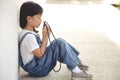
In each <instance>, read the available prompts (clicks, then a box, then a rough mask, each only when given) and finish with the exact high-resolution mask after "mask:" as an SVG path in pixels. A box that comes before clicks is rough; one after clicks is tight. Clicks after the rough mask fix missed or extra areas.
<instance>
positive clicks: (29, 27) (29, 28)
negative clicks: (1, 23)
mask: <svg viewBox="0 0 120 80" xmlns="http://www.w3.org/2000/svg"><path fill="white" fill-rule="evenodd" d="M24 30H28V31H33V32H34V30H33V27H31V26H26V27H25V28H24Z"/></svg>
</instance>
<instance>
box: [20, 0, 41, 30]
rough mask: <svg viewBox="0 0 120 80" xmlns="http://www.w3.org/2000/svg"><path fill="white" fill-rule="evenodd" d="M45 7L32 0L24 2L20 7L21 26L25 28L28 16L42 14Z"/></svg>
mask: <svg viewBox="0 0 120 80" xmlns="http://www.w3.org/2000/svg"><path fill="white" fill-rule="evenodd" d="M42 13H43V8H42V7H41V6H40V5H39V4H37V3H35V2H32V1H27V2H24V3H23V4H22V5H21V8H20V27H21V28H22V29H23V28H25V26H26V25H27V16H34V15H36V14H42Z"/></svg>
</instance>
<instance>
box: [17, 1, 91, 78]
mask: <svg viewBox="0 0 120 80" xmlns="http://www.w3.org/2000/svg"><path fill="white" fill-rule="evenodd" d="M42 13H43V8H42V7H41V6H40V5H38V4H37V3H34V2H31V1H28V2H25V3H23V4H22V6H21V8H20V27H21V28H22V31H21V33H20V35H19V61H20V65H21V67H22V68H23V69H24V70H25V71H26V72H28V73H29V74H31V75H33V76H36V77H43V76H46V75H47V74H48V73H49V72H50V71H51V70H52V69H53V68H54V67H55V65H56V62H57V61H60V62H62V63H64V64H66V65H67V67H68V69H69V70H71V72H72V78H91V77H92V75H90V74H87V73H86V72H85V71H83V69H87V68H88V66H86V65H82V64H81V62H80V59H79V58H78V54H79V52H78V51H77V50H76V49H75V48H74V47H73V46H71V45H70V44H69V43H67V42H66V41H65V40H63V39H61V38H59V39H57V41H55V40H54V41H52V42H51V45H52V48H51V46H50V45H49V46H48V47H47V42H48V37H49V35H50V33H51V30H50V28H49V27H48V28H47V27H46V26H43V29H42V40H41V39H40V37H39V36H38V35H37V32H38V31H36V30H35V28H38V27H39V25H40V24H41V21H42V19H41V17H42ZM58 43H59V46H58V45H57V44H58ZM53 49H54V52H53ZM53 53H54V55H53ZM59 54H60V55H59Z"/></svg>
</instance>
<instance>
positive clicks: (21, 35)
mask: <svg viewBox="0 0 120 80" xmlns="http://www.w3.org/2000/svg"><path fill="white" fill-rule="evenodd" d="M26 33H28V34H27V35H26V36H29V37H33V36H35V35H37V34H36V33H35V32H32V31H28V30H22V31H21V32H20V33H19V40H20V39H21V38H22V37H23V36H24V35H25V34H26Z"/></svg>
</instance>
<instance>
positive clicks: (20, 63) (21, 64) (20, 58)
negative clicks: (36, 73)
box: [18, 32, 41, 68]
mask: <svg viewBox="0 0 120 80" xmlns="http://www.w3.org/2000/svg"><path fill="white" fill-rule="evenodd" d="M27 34H33V33H31V32H27V33H25V34H24V35H23V36H22V38H21V39H20V41H19V42H18V51H19V65H20V66H21V67H22V68H24V64H23V60H22V56H21V51H20V47H21V43H22V41H23V40H24V38H25V36H26V35H27ZM33 35H35V34H33ZM35 37H36V40H37V43H38V44H40V43H41V40H40V38H39V37H38V36H37V35H35Z"/></svg>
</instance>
